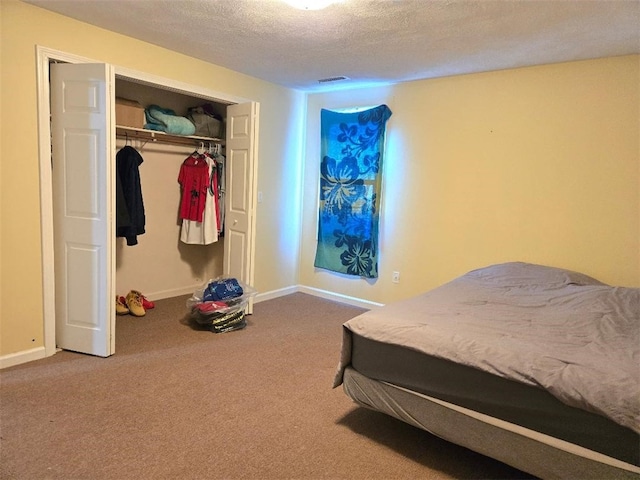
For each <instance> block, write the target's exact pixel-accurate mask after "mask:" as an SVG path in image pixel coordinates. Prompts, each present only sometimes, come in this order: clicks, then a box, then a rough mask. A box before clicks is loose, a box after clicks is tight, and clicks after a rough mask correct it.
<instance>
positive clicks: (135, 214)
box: [116, 145, 145, 245]
mask: <svg viewBox="0 0 640 480" xmlns="http://www.w3.org/2000/svg"><path fill="white" fill-rule="evenodd" d="M142 162H143V159H142V156H141V155H140V153H138V151H137V150H136V149H135V148H133V147H131V146H129V145H127V146H125V147H123V148H122V149H121V150H120V151H119V152H118V153H117V154H116V176H117V178H116V190H117V189H118V183H119V184H120V187H121V189H122V195H120V194H119V193H118V192H117V191H116V236H117V237H126V239H127V245H137V244H138V239H137V238H136V237H137V235H142V234H143V233H144V227H145V215H144V202H143V201H142V187H141V186H140V170H139V167H140V165H141V164H142ZM123 202H124V205H122V203H123ZM127 217H128V218H127Z"/></svg>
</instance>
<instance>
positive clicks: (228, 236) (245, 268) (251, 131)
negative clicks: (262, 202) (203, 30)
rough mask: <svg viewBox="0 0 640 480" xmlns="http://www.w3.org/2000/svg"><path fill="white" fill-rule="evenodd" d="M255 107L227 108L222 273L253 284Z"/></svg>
mask: <svg viewBox="0 0 640 480" xmlns="http://www.w3.org/2000/svg"><path fill="white" fill-rule="evenodd" d="M257 110H258V104H256V103H246V104H239V105H231V106H229V107H228V108H227V144H226V147H227V151H226V153H227V155H226V158H227V159H226V163H225V165H226V201H225V240H224V273H225V275H226V276H231V277H236V278H238V279H240V280H242V281H243V282H245V283H247V284H249V285H252V284H253V255H254V248H255V247H254V244H255V237H254V235H255V210H256V185H255V179H256V171H257V155H256V151H257V141H256V138H257V132H256V118H257Z"/></svg>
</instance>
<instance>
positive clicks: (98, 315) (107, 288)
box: [50, 64, 115, 357]
mask: <svg viewBox="0 0 640 480" xmlns="http://www.w3.org/2000/svg"><path fill="white" fill-rule="evenodd" d="M112 77H113V75H112V72H111V69H110V67H109V65H104V64H52V65H51V66H50V92H51V133H52V146H53V148H52V159H53V162H52V181H53V212H54V215H53V218H54V256H55V272H56V275H55V277H56V281H55V283H56V285H55V290H56V294H55V303H56V344H57V346H58V347H59V348H63V349H66V350H73V351H76V352H82V353H90V354H93V355H99V356H102V357H107V356H109V355H111V354H112V353H113V352H114V347H115V345H114V343H115V321H114V314H115V312H114V310H115V306H114V302H113V298H112V297H113V295H112V292H113V288H112V283H113V271H114V267H113V265H114V262H113V258H112V247H111V246H112V238H113V228H112V222H111V217H112V198H113V195H112V194H111V189H112V187H111V186H112V178H113V171H114V169H113V168H112V165H113V159H112V156H113V155H112V152H113V147H112V129H111V128H110V125H111V111H112V103H113V100H112V98H113V96H112V94H111V91H110V85H112V83H113V82H112Z"/></svg>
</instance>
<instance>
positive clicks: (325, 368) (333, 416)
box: [0, 293, 531, 480]
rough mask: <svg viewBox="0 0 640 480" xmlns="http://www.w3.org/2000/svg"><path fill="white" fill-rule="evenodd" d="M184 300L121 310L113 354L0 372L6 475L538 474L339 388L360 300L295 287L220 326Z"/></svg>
mask: <svg viewBox="0 0 640 480" xmlns="http://www.w3.org/2000/svg"><path fill="white" fill-rule="evenodd" d="M186 298H187V297H178V298H174V299H167V300H161V301H158V302H156V308H155V309H153V310H150V311H149V312H148V313H147V316H145V317H142V318H135V317H131V316H125V317H118V323H117V328H116V330H117V333H116V334H117V337H116V354H115V355H113V356H111V357H109V358H107V359H103V358H96V357H91V356H87V355H82V354H76V353H72V352H66V351H63V352H60V353H57V354H56V355H54V356H53V357H50V358H47V359H43V360H39V361H35V362H31V363H28V364H24V365H20V366H16V367H12V368H8V369H5V370H2V371H0V382H1V383H0V400H1V403H0V411H1V417H0V421H1V423H0V478H1V479H25V480H37V479H91V480H93V479H241V478H246V479H285V478H296V479H303V478H309V479H313V478H318V479H320V478H327V479H334V478H335V479H391V478H402V479H414V478H415V479H417V478H420V479H431V478H433V479H449V478H457V479H479V478H485V479H488V478H491V479H498V478H503V479H512V478H531V477H530V476H528V475H526V474H524V473H522V472H519V471H517V470H514V469H512V468H510V467H508V466H506V465H504V464H501V463H499V462H496V461H494V460H492V459H489V458H486V457H483V456H481V455H478V454H476V453H474V452H471V451H469V450H466V449H464V448H461V447H458V446H456V445H452V444H449V443H447V442H445V441H442V440H440V439H438V438H435V437H433V436H432V435H430V434H428V433H426V432H424V431H421V430H418V429H416V428H413V427H411V426H409V425H406V424H404V423H402V422H400V421H397V420H395V419H393V418H390V417H387V416H385V415H382V414H379V413H376V412H373V411H369V410H367V409H363V408H359V407H356V406H355V405H354V404H353V402H352V401H351V400H350V399H349V398H348V397H347V396H346V395H345V394H344V393H343V392H342V390H341V389H340V388H338V389H332V388H331V383H332V380H333V376H334V373H335V369H336V366H337V363H338V359H339V353H340V342H341V339H342V332H341V324H342V323H343V322H344V321H346V320H348V319H350V318H352V317H354V316H356V315H358V314H359V313H361V312H362V310H361V309H358V308H355V307H351V306H348V305H344V304H340V303H336V302H331V301H328V300H324V299H320V298H316V297H313V296H310V295H305V294H301V293H297V294H293V295H288V296H286V297H281V298H278V299H274V300H269V301H266V302H261V303H258V304H256V305H255V309H254V314H253V315H251V316H249V317H248V326H247V328H246V329H244V330H239V331H235V332H229V333H223V334H214V333H211V332H208V331H202V330H200V329H198V328H195V327H194V326H192V325H191V324H190V322H189V318H188V315H187V309H186V307H185V300H186Z"/></svg>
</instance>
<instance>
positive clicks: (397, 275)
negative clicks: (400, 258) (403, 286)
mask: <svg viewBox="0 0 640 480" xmlns="http://www.w3.org/2000/svg"><path fill="white" fill-rule="evenodd" d="M391 281H392V282H393V283H400V272H393V274H392V275H391Z"/></svg>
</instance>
